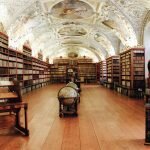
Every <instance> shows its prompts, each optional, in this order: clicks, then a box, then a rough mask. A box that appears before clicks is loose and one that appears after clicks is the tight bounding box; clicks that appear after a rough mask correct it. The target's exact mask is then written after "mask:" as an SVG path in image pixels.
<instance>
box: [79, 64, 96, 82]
mask: <svg viewBox="0 0 150 150" xmlns="http://www.w3.org/2000/svg"><path fill="white" fill-rule="evenodd" d="M77 68H78V77H79V79H80V81H81V82H85V83H93V82H96V81H97V69H96V63H78V65H77Z"/></svg>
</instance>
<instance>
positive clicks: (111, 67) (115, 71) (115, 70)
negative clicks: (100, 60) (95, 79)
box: [106, 56, 120, 88]
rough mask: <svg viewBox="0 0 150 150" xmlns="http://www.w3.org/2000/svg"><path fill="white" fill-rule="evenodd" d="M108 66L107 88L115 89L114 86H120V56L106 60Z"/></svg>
mask: <svg viewBox="0 0 150 150" xmlns="http://www.w3.org/2000/svg"><path fill="white" fill-rule="evenodd" d="M106 66H107V84H108V85H107V87H108V88H114V85H116V84H119V77H120V58H119V56H111V57H109V58H107V59H106Z"/></svg>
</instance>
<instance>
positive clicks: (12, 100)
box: [0, 81, 29, 136]
mask: <svg viewBox="0 0 150 150" xmlns="http://www.w3.org/2000/svg"><path fill="white" fill-rule="evenodd" d="M0 87H1V88H3V89H4V88H6V89H7V90H8V91H7V92H2V93H0V113H4V112H10V113H14V114H15V128H16V129H17V130H19V131H20V132H21V133H23V134H24V135H26V136H28V135H29V130H28V124H27V109H28V104H27V103H24V102H22V97H21V91H20V86H19V83H18V82H17V81H0ZM2 91H3V90H2ZM0 92H1V91H0ZM22 108H23V109H24V126H25V127H22V126H21V124H20V111H21V109H22Z"/></svg>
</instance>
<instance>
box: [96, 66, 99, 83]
mask: <svg viewBox="0 0 150 150" xmlns="http://www.w3.org/2000/svg"><path fill="white" fill-rule="evenodd" d="M96 72H97V81H98V82H100V63H96Z"/></svg>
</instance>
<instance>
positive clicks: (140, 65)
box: [120, 48, 145, 97]
mask: <svg viewBox="0 0 150 150" xmlns="http://www.w3.org/2000/svg"><path fill="white" fill-rule="evenodd" d="M144 64H145V59H144V49H143V48H131V49H129V50H127V51H125V52H122V53H121V54H120V69H121V71H120V73H121V77H120V78H121V81H120V83H121V86H122V87H123V88H124V90H122V91H123V92H124V91H126V92H125V93H126V94H127V95H128V96H131V97H136V96H139V93H141V92H143V91H144V89H145V68H144V66H145V65H144Z"/></svg>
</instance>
